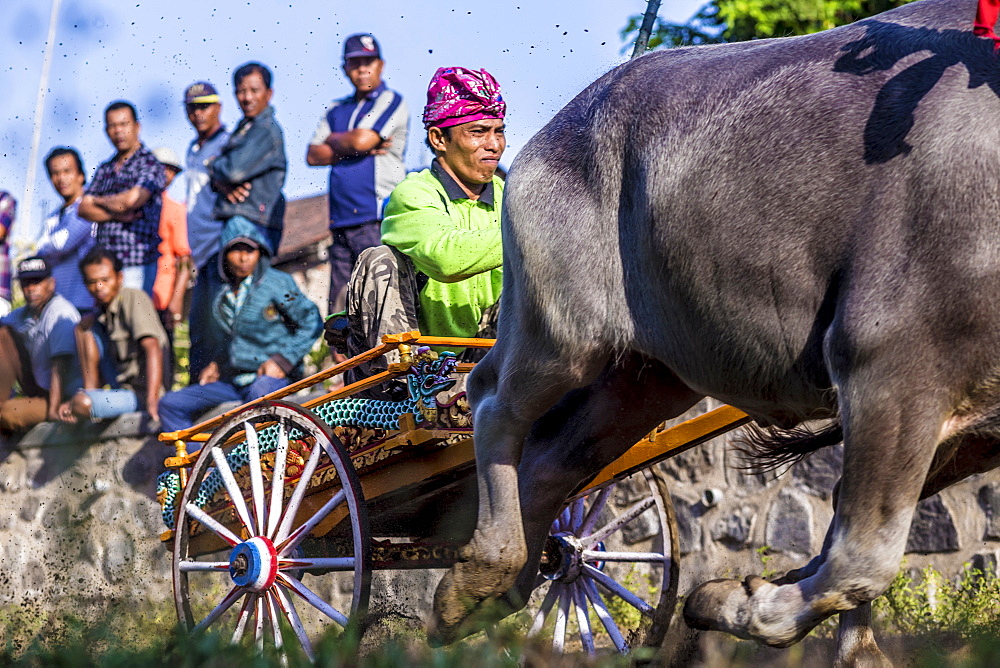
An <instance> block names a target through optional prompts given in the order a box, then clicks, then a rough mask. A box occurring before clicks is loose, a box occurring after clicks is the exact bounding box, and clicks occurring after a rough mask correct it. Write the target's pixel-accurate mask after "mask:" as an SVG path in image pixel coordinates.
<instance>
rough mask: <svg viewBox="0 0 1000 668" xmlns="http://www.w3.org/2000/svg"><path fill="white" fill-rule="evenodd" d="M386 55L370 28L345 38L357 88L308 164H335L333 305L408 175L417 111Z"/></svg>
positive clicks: (347, 69)
mask: <svg viewBox="0 0 1000 668" xmlns="http://www.w3.org/2000/svg"><path fill="white" fill-rule="evenodd" d="M383 65H384V61H383V60H382V54H381V51H380V49H379V45H378V42H376V41H375V38H374V37H372V36H371V35H368V34H362V35H351V36H350V37H348V38H347V40H346V41H345V42H344V73H345V74H346V75H347V77H348V79H350V80H351V84H353V86H354V92H353V93H352V94H350V95H348V96H347V97H344V98H342V99H340V100H336V101H335V102H334V103H333V105H332V106H331V107H330V108H329V109H327V111H326V114H324V115H323V118H321V119H320V122H319V126H318V127H317V128H316V132H315V134H314V135H313V138H312V140H311V141H310V142H309V150H308V152H307V153H306V162H307V163H308V164H309V165H312V166H314V167H320V166H325V165H329V166H330V190H329V199H330V230H331V232H332V234H333V245H332V246H331V247H330V311H331V312H335V311H342V310H343V309H344V292H345V291H346V288H347V281H348V280H349V279H350V277H351V270H352V269H353V268H354V263H355V262H356V261H357V259H358V255H359V254H360V253H361V251H363V250H365V249H366V248H370V247H372V246H378V245H379V244H380V243H381V241H380V238H381V229H380V224H381V220H382V209H383V203H384V202H385V201H386V200H387V199H388V197H389V193H391V192H392V189H393V188H395V187H396V184H397V183H399V182H400V181H402V180H403V177H405V176H406V169H405V168H404V167H403V152H404V150H405V149H406V132H407V123H408V119H409V114H408V112H407V109H406V103H405V102H403V98H402V96H401V95H400V94H399V93H397V92H395V91H393V90H390V89H389V88H387V87H386V85H385V84H384V83H383V82H382V67H383Z"/></svg>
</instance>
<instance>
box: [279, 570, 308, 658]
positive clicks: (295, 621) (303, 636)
mask: <svg viewBox="0 0 1000 668" xmlns="http://www.w3.org/2000/svg"><path fill="white" fill-rule="evenodd" d="M273 589H274V598H275V602H276V603H277V604H278V607H279V608H281V612H282V614H284V615H285V619H287V620H288V623H289V624H290V625H291V627H292V631H294V632H295V637H296V638H298V639H299V644H300V645H302V651H303V652H305V653H306V656H307V657H309V660H310V661H313V662H315V661H316V654H315V653H314V652H313V647H312V643H311V642H310V641H309V635H308V634H307V633H306V629H305V627H304V626H302V620H301V619H299V613H297V612H296V611H295V604H294V603H292V601H291V599H290V598H288V595H287V594H285V592H284V591H283V590H282V589H281V587H274V588H273Z"/></svg>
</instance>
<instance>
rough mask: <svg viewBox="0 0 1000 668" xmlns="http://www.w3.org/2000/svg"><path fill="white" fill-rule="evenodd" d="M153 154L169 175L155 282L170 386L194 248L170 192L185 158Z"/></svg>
mask: <svg viewBox="0 0 1000 668" xmlns="http://www.w3.org/2000/svg"><path fill="white" fill-rule="evenodd" d="M153 155H155V156H156V159H157V160H159V161H160V164H161V165H163V169H164V172H165V174H166V185H164V187H163V209H162V210H161V211H160V264H159V267H158V268H157V270H156V281H155V282H154V283H153V306H155V307H156V311H157V313H159V315H160V322H162V323H163V328H164V329H165V330H166V332H167V338H168V340H169V345H168V346H167V359H166V360H165V363H166V366H165V368H164V370H163V375H164V378H165V379H166V384H167V386H168V387H169V386H170V385H172V384H173V383H172V379H173V377H174V326H175V325H176V324H177V323H179V322H180V321H181V319H182V318H183V317H184V296H185V295H186V294H187V288H188V282H189V281H190V280H191V248H190V247H189V246H188V231H187V211H185V209H184V205H183V204H181V203H180V202H178V201H177V200H175V199H174V198H173V197H171V196H170V194H169V193H168V192H167V188H169V187H170V184H171V183H173V182H174V179H175V178H177V175H178V174H180V173H181V172H182V171H184V170H183V168H182V167H181V159H180V158H179V157H178V156H177V152H176V151H174V150H173V149H171V148H168V147H166V146H160V147H159V148H154V149H153Z"/></svg>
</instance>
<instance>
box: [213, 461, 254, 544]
mask: <svg viewBox="0 0 1000 668" xmlns="http://www.w3.org/2000/svg"><path fill="white" fill-rule="evenodd" d="M212 459H213V460H214V461H215V470H216V471H218V472H219V475H220V476H221V477H222V484H223V485H225V487H226V492H228V493H229V500H230V501H232V503H233V508H235V509H236V515H237V516H238V517H239V518H240V522H242V523H243V527H244V528H245V529H246V530H247V531H248V532H250V535H251V536H253V535H256V531H255V530H254V525H253V520H251V519H250V512H249V511H248V510H247V502H246V500H245V499H244V498H243V492H242V491H241V490H240V485H239V483H237V482H236V477H235V476H234V475H233V470H232V469H231V468H229V462H228V461H226V454H225V453H224V452H223V451H222V448H212Z"/></svg>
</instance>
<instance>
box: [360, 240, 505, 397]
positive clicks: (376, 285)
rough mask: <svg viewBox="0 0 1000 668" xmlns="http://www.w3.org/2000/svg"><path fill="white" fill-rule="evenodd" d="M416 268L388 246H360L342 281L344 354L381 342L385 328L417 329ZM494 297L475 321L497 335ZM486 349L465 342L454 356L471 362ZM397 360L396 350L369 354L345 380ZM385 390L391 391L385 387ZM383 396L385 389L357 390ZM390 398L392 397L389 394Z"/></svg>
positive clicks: (484, 333) (484, 332)
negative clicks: (372, 356)
mask: <svg viewBox="0 0 1000 668" xmlns="http://www.w3.org/2000/svg"><path fill="white" fill-rule="evenodd" d="M420 276H421V275H420V274H419V273H418V272H417V270H416V268H415V267H414V266H413V261H412V260H410V258H408V257H407V256H405V255H403V254H402V253H400V252H399V251H398V250H396V249H395V248H393V247H391V246H375V247H374V248H368V249H366V250H364V251H362V252H361V255H359V256H358V263H357V264H356V265H355V266H354V272H353V273H352V274H351V280H350V282H349V283H348V284H347V320H348V324H349V330H348V334H347V356H348V357H353V356H355V355H359V354H361V353H363V352H364V351H366V350H369V349H371V348H374V347H376V346H378V345H379V344H381V343H382V336H383V335H385V334H399V333H401V332H409V331H411V330H415V329H419V324H418V323H419V321H418V317H419V308H420V298H419V294H420V287H421V285H420ZM499 311H500V305H499V303H497V304H494V305H493V306H491V307H490V308H488V309H487V310H486V311H485V312H484V313H483V316H482V318H481V319H480V321H479V331H478V333H477V334H476V336H477V337H479V338H488V339H495V338H496V321H497V315H498V314H499ZM484 354H485V351H483V350H479V349H474V348H467V349H466V350H465V351H464V352H463V353H462V354H461V355H460V356H459V359H460V360H461V361H463V362H476V361H478V360H479V359H481V358H482V356H483V355H484ZM396 362H399V352H397V351H395V350H393V351H391V352H390V353H388V354H387V355H385V356H383V357H380V358H378V359H375V360H372V361H371V362H367V363H365V364H362V365H360V366H357V367H355V368H354V369H351V370H350V371H348V372H347V373H346V374H344V375H345V378H344V380H345V382H347V383H352V382H354V381H357V380H360V379H362V378H367V377H368V376H372V375H374V374H376V373H380V372H382V371H385V370H386V368H387V364H394V363H396ZM390 394H393V393H392V392H390ZM366 395H367V396H376V395H378V398H384V397H385V396H386V395H385V393H384V392H381V391H378V390H377V389H376V391H375V392H374V393H371V392H368V393H362V394H359V395H358V396H366ZM394 398H395V397H394Z"/></svg>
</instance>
